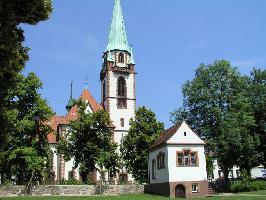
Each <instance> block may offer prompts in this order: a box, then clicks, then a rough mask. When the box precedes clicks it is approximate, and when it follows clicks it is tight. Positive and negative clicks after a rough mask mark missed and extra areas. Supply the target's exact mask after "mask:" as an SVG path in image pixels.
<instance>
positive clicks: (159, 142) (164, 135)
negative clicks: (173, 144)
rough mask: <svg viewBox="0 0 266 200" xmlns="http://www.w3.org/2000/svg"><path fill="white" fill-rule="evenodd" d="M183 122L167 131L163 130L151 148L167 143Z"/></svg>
mask: <svg viewBox="0 0 266 200" xmlns="http://www.w3.org/2000/svg"><path fill="white" fill-rule="evenodd" d="M180 126H181V123H179V124H176V125H174V126H172V127H171V128H169V129H167V130H166V131H164V132H162V133H161V135H160V136H159V138H158V139H157V140H156V141H155V142H154V143H153V144H152V145H151V147H150V149H153V148H155V147H158V146H161V145H163V144H166V142H167V141H168V140H169V139H170V138H171V137H172V136H173V135H174V134H175V133H176V132H177V130H178V129H179V127H180Z"/></svg>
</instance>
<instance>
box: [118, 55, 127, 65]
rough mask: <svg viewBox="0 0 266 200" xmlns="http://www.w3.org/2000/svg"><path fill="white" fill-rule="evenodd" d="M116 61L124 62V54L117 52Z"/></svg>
mask: <svg viewBox="0 0 266 200" xmlns="http://www.w3.org/2000/svg"><path fill="white" fill-rule="evenodd" d="M118 62H119V63H125V56H124V54H123V53H119V54H118Z"/></svg>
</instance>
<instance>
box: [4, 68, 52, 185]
mask: <svg viewBox="0 0 266 200" xmlns="http://www.w3.org/2000/svg"><path fill="white" fill-rule="evenodd" d="M17 79H18V80H19V81H18V82H19V84H17V85H16V87H15V88H14V89H12V90H10V91H9V98H10V100H9V104H10V107H12V108H13V109H12V110H9V111H8V112H6V113H5V114H6V118H7V119H8V121H9V124H10V126H9V127H8V135H9V137H8V138H7V144H6V145H5V148H4V149H2V151H1V153H0V154H1V155H2V158H3V161H4V164H3V165H2V174H4V175H5V177H6V178H10V176H11V174H13V175H17V178H18V181H19V182H21V181H22V180H30V179H31V180H32V176H33V175H34V176H35V177H39V178H41V177H43V176H44V175H45V172H47V171H46V170H49V166H50V159H51V156H50V147H49V144H48V141H47V135H48V134H49V133H50V132H51V127H50V126H49V125H48V124H46V121H48V120H49V118H50V117H51V116H52V115H53V114H54V113H53V112H52V110H51V108H50V107H49V106H48V105H47V102H46V100H44V99H43V98H42V97H41V95H40V93H39V92H38V91H39V89H41V88H42V83H41V81H40V80H39V78H38V77H37V76H36V75H35V74H34V73H29V74H28V76H27V77H24V76H23V75H18V77H17ZM11 125H12V126H11Z"/></svg>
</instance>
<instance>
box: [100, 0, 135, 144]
mask: <svg viewBox="0 0 266 200" xmlns="http://www.w3.org/2000/svg"><path fill="white" fill-rule="evenodd" d="M100 79H101V88H102V90H101V91H102V92H101V93H102V94H101V99H102V100H101V103H102V105H103V106H104V108H105V110H106V111H107V112H109V114H110V118H111V120H112V122H113V125H114V126H115V130H114V140H115V142H116V143H117V144H119V145H120V144H121V141H122V139H123V136H125V135H127V134H128V130H129V121H130V119H131V118H134V117H135V111H136V91H135V61H134V57H133V50H132V46H131V47H129V45H128V40H127V34H126V29H125V23H124V18H123V13H122V8H121V2H120V0H115V5H114V10H113V18H112V23H111V29H110V33H109V39H108V44H107V48H106V50H105V52H104V55H103V64H102V70H101V74H100Z"/></svg>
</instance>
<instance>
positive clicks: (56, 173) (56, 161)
mask: <svg viewBox="0 0 266 200" xmlns="http://www.w3.org/2000/svg"><path fill="white" fill-rule="evenodd" d="M50 148H51V150H52V152H53V158H52V160H53V169H54V170H55V180H57V179H58V159H57V154H56V148H55V144H50Z"/></svg>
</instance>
